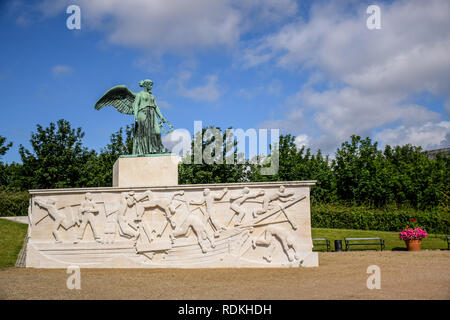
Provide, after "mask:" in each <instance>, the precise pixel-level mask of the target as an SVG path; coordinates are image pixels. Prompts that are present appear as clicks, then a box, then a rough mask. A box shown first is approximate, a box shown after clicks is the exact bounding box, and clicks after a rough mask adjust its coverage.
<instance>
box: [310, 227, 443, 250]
mask: <svg viewBox="0 0 450 320" xmlns="http://www.w3.org/2000/svg"><path fill="white" fill-rule="evenodd" d="M311 231H312V237H313V239H314V238H328V240H330V242H331V250H332V251H334V240H342V250H345V244H344V238H346V237H347V238H373V237H381V238H382V239H383V240H384V243H385V245H386V250H406V245H405V241H403V240H400V239H399V238H398V232H390V231H373V230H351V229H323V228H312V229H311ZM359 249H373V250H375V249H377V250H380V247H379V246H375V245H372V246H362V245H361V246H360V245H358V246H351V247H350V250H359ZM421 249H425V250H426V249H430V250H439V249H447V238H446V235H443V234H428V237H427V238H426V239H423V240H422V246H421ZM314 251H326V247H325V246H319V247H316V248H314Z"/></svg>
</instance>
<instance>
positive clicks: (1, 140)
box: [0, 136, 13, 159]
mask: <svg viewBox="0 0 450 320" xmlns="http://www.w3.org/2000/svg"><path fill="white" fill-rule="evenodd" d="M5 142H6V138H5V137H2V136H0V159H1V157H2V156H4V155H5V154H6V151H8V150H9V149H10V148H11V147H12V145H13V144H12V142H10V143H8V144H6V145H5Z"/></svg>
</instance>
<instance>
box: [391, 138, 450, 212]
mask: <svg viewBox="0 0 450 320" xmlns="http://www.w3.org/2000/svg"><path fill="white" fill-rule="evenodd" d="M384 156H385V158H386V163H387V164H386V165H387V167H388V168H389V179H388V183H387V184H386V187H388V188H389V193H390V194H391V195H392V198H393V201H395V203H397V204H406V205H410V206H413V207H415V208H428V207H435V206H438V205H446V203H448V198H447V201H446V200H445V199H446V195H448V192H449V184H448V182H449V178H448V176H449V175H448V168H449V161H450V160H449V158H448V157H444V156H442V155H441V154H437V156H436V158H435V159H430V158H429V157H428V156H427V154H426V153H424V152H422V149H421V148H420V147H414V146H412V145H409V144H407V145H404V146H396V147H395V148H392V147H390V146H386V148H385V150H384Z"/></svg>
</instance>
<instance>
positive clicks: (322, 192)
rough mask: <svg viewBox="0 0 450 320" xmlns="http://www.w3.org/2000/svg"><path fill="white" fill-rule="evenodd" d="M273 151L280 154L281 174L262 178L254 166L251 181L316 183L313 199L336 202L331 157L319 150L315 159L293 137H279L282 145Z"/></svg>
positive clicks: (312, 194)
mask: <svg viewBox="0 0 450 320" xmlns="http://www.w3.org/2000/svg"><path fill="white" fill-rule="evenodd" d="M273 151H277V152H278V172H277V173H275V174H274V175H267V176H265V175H261V174H260V169H261V167H262V166H258V165H256V166H255V165H254V166H252V170H251V172H250V173H249V175H248V176H249V180H250V181H296V180H317V183H316V185H315V186H314V188H312V190H311V197H312V199H313V200H314V201H319V202H321V201H324V202H330V201H333V199H334V198H335V192H334V185H335V182H334V176H333V174H332V171H331V168H330V164H329V159H328V156H326V157H323V156H322V153H321V151H320V150H319V151H318V152H317V154H316V155H314V154H312V153H311V149H310V148H305V147H304V146H302V147H301V148H298V147H297V146H296V144H295V137H294V136H292V135H290V134H287V135H280V139H279V144H278V146H277V148H274V150H273ZM273 151H272V153H274V152H273ZM274 155H275V153H274Z"/></svg>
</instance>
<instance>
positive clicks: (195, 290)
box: [0, 251, 450, 300]
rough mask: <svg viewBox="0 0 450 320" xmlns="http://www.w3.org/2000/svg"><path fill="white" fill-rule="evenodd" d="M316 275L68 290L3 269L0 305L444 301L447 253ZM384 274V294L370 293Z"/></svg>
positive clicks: (258, 272)
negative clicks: (371, 280)
mask: <svg viewBox="0 0 450 320" xmlns="http://www.w3.org/2000/svg"><path fill="white" fill-rule="evenodd" d="M319 263H320V267H318V268H288V269H153V270H152V269H81V289H80V290H69V289H67V286H66V281H67V278H68V276H69V275H68V274H67V273H66V270H63V269H56V270H49V269H25V268H7V269H1V270H0V299H167V300H169V299H170V300H173V299H190V300H192V299H218V300H220V299H232V300H234V299H246V300H247V299H248V300H253V299H268V300H273V299H276V300H278V299H282V300H284V299H445V300H450V251H421V252H417V253H416V252H393V251H384V252H380V251H378V252H375V251H357V252H341V253H319ZM370 265H377V266H379V267H380V269H381V289H380V290H376V289H373V290H369V289H368V288H367V286H366V281H367V278H368V277H369V274H367V272H366V270H367V267H368V266H370Z"/></svg>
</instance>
